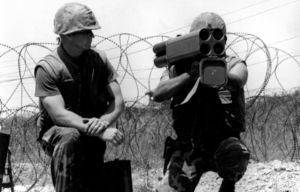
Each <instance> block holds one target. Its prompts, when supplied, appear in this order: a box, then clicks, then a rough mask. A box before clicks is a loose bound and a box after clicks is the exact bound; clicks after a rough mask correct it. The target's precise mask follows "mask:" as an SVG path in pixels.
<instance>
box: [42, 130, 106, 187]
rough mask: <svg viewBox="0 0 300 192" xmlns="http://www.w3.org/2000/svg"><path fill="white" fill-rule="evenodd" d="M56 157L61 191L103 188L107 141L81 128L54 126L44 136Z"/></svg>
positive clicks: (53, 169) (53, 171)
mask: <svg viewBox="0 0 300 192" xmlns="http://www.w3.org/2000/svg"><path fill="white" fill-rule="evenodd" d="M41 144H42V148H43V149H44V151H45V152H46V154H48V155H49V156H51V157H52V160H51V161H52V162H51V176H52V181H53V185H54V188H55V190H56V191H57V192H77V191H78V192H100V191H104V189H103V183H102V182H103V180H104V179H103V173H104V172H103V155H104V152H105V143H104V142H103V141H102V140H100V139H99V138H96V137H90V136H85V135H82V134H80V132H79V131H78V130H77V129H74V128H66V127H58V126H53V127H52V128H51V129H49V130H48V131H47V132H46V133H45V134H44V135H43V138H42V141H41Z"/></svg>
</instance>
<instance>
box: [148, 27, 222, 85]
mask: <svg viewBox="0 0 300 192" xmlns="http://www.w3.org/2000/svg"><path fill="white" fill-rule="evenodd" d="M225 44H226V34H224V33H223V31H222V30H221V29H219V28H203V29H201V30H196V31H193V32H191V33H188V34H186V35H182V36H178V37H176V38H173V39H169V40H167V41H164V42H161V43H158V44H155V45H154V47H153V52H154V53H155V55H156V57H155V59H154V64H155V66H156V67H158V68H162V67H167V66H169V67H170V66H172V65H184V64H185V63H184V62H180V61H183V60H185V59H190V60H192V61H197V62H199V75H200V82H201V83H202V84H203V85H204V86H208V87H220V86H223V85H225V84H226V82H227V64H226V61H225V57H224V56H225Z"/></svg>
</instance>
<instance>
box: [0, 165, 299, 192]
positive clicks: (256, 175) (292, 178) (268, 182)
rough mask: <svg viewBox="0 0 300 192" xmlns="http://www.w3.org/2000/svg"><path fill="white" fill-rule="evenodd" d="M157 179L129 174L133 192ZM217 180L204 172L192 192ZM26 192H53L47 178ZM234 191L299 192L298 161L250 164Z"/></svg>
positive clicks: (208, 189)
mask: <svg viewBox="0 0 300 192" xmlns="http://www.w3.org/2000/svg"><path fill="white" fill-rule="evenodd" d="M24 175H26V174H24ZM161 178H162V173H161V169H151V170H149V171H148V173H147V171H145V170H142V169H136V170H134V171H133V173H132V180H133V191H134V192H150V191H151V190H150V189H151V187H153V186H154V185H157V184H158V183H159V182H160V180H161ZM221 181H222V180H221V178H219V177H218V175H217V174H216V173H213V172H208V173H206V174H205V175H204V176H203V177H202V179H201V181H200V183H199V185H198V187H197V189H196V192H217V191H218V188H219V186H220V183H221ZM31 184H32V183H31ZM30 186H31V185H30V182H29V183H28V184H23V185H20V184H19V185H16V186H15V188H14V189H15V192H25V191H27V190H28V189H29V187H30ZM30 191H32V192H55V191H54V189H53V187H52V184H51V180H50V178H49V176H48V177H47V178H46V180H44V181H43V182H39V183H37V184H36V185H35V186H34V187H33V188H32V189H31V190H30ZM236 191H237V192H239V191H242V192H300V161H299V162H281V161H278V160H275V161H272V162H268V163H253V162H252V163H250V164H249V166H248V169H247V172H246V174H245V175H244V177H243V178H242V179H241V180H240V181H239V182H238V183H237V184H236ZM3 192H10V190H9V189H5V190H3Z"/></svg>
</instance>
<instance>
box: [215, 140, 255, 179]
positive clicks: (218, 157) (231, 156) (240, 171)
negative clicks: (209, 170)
mask: <svg viewBox="0 0 300 192" xmlns="http://www.w3.org/2000/svg"><path fill="white" fill-rule="evenodd" d="M249 157H250V152H249V150H248V148H247V147H246V146H245V145H244V144H243V143H242V142H241V141H240V140H238V139H236V138H233V137H230V138H228V139H226V140H225V141H223V142H222V143H221V144H220V146H219V148H218V149H217V150H216V152H215V155H214V158H215V162H216V165H217V169H218V174H219V176H220V177H222V178H223V179H226V180H231V181H235V182H237V181H239V180H240V179H241V178H242V177H243V175H244V173H245V172H246V170H247V166H248V162H249Z"/></svg>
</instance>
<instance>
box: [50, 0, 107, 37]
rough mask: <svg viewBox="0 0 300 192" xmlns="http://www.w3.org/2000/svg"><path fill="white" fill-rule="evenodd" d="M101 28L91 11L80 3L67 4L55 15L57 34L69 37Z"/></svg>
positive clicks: (55, 30) (55, 31)
mask: <svg viewBox="0 0 300 192" xmlns="http://www.w3.org/2000/svg"><path fill="white" fill-rule="evenodd" d="M100 28H101V27H100V26H99V24H98V21H97V19H96V17H95V15H94V14H93V12H92V11H91V9H89V8H88V7H87V6H85V5H82V4H79V3H67V4H65V5H63V6H62V7H61V8H60V9H59V10H58V11H57V13H56V14H55V18H54V33H56V34H61V35H67V34H70V33H74V32H78V31H83V30H94V29H100Z"/></svg>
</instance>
